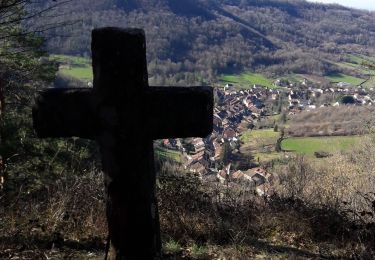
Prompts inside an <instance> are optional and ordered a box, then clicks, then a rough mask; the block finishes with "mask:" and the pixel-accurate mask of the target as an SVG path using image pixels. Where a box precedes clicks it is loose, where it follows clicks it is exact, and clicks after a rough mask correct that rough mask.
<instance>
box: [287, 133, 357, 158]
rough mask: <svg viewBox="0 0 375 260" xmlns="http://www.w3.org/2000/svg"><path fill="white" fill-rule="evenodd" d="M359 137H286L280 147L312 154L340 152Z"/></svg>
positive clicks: (350, 145) (349, 147) (347, 148)
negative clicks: (316, 152) (317, 152)
mask: <svg viewBox="0 0 375 260" xmlns="http://www.w3.org/2000/svg"><path fill="white" fill-rule="evenodd" d="M360 138H361V137H360V136H334V137H302V138H299V137H298V138H288V139H286V140H284V141H283V142H282V148H283V149H285V150H292V151H295V152H296V153H300V154H306V155H309V156H312V155H314V152H315V151H326V152H340V151H342V150H350V149H351V148H352V147H354V145H355V143H356V142H357V141H358V140H359V139H360Z"/></svg>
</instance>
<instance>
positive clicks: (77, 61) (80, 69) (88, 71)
mask: <svg viewBox="0 0 375 260" xmlns="http://www.w3.org/2000/svg"><path fill="white" fill-rule="evenodd" d="M52 59H54V60H56V61H58V62H60V63H61V64H62V66H61V67H60V72H61V73H62V74H63V75H67V76H70V77H74V78H77V79H80V80H83V81H92V79H93V72H92V66H91V60H90V59H88V58H83V57H77V56H68V55H52Z"/></svg>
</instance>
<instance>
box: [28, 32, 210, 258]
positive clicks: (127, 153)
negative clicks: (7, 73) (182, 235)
mask: <svg viewBox="0 0 375 260" xmlns="http://www.w3.org/2000/svg"><path fill="white" fill-rule="evenodd" d="M91 48H92V64H93V71H94V87H93V88H92V89H91V88H78V89H77V88H71V89H56V88H54V89H47V90H44V91H41V92H40V93H39V95H38V97H37V98H36V102H35V105H34V107H33V120H34V128H35V130H36V133H37V135H38V137H40V138H45V137H70V136H76V137H81V138H87V139H92V140H96V142H97V143H98V144H99V146H100V152H101V156H102V165H103V171H104V174H105V187H106V195H107V211H106V212H107V220H108V228H109V237H110V241H111V251H110V257H111V259H157V258H159V257H160V253H161V242H160V232H159V217H158V209H157V201H156V196H155V173H154V151H153V140H154V139H162V138H177V137H181V138H183V137H191V136H197V137H198V136H199V137H205V136H207V135H208V134H210V133H211V131H212V118H213V95H212V89H211V88H210V87H149V86H148V76H147V62H146V45H145V35H144V32H143V30H140V29H120V28H112V27H109V28H101V29H95V30H93V32H92V45H91Z"/></svg>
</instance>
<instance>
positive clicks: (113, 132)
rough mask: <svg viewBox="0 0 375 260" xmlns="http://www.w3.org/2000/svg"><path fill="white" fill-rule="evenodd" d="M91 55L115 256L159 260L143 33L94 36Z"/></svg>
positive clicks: (95, 33)
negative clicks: (146, 112)
mask: <svg viewBox="0 0 375 260" xmlns="http://www.w3.org/2000/svg"><path fill="white" fill-rule="evenodd" d="M92 53H93V57H92V58H93V70H94V92H95V94H96V97H98V100H97V101H96V102H97V107H98V108H99V111H98V114H99V116H100V117H99V122H101V124H100V128H101V132H100V134H99V136H98V137H97V141H98V143H99V145H100V151H101V155H102V164H103V171H104V173H105V186H106V193H107V219H108V228H109V234H110V238H111V245H112V247H111V250H112V252H111V253H112V255H116V257H120V259H123V258H124V259H153V258H154V257H157V256H160V250H161V244H160V234H159V228H158V227H159V220H158V214H157V203H156V198H155V175H154V165H153V162H154V157H153V156H154V154H153V143H152V139H150V137H149V136H148V135H147V131H148V129H146V127H147V126H146V125H145V124H144V121H145V120H146V117H145V116H146V115H145V113H144V112H145V111H144V107H145V106H146V104H143V103H144V100H143V96H144V93H145V91H146V90H147V88H148V76H147V67H146V64H147V63H146V46H145V38H144V33H143V31H141V30H135V29H134V30H131V29H130V30H126V33H123V32H122V31H118V30H110V29H108V30H94V31H93V39H92ZM113 251H115V252H113ZM116 259H117V258H116Z"/></svg>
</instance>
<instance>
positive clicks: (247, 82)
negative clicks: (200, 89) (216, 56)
mask: <svg viewBox="0 0 375 260" xmlns="http://www.w3.org/2000/svg"><path fill="white" fill-rule="evenodd" d="M220 80H221V81H223V82H224V83H234V84H238V85H239V87H241V88H249V87H252V86H253V85H261V86H265V87H268V88H274V85H273V80H272V79H268V78H266V77H265V76H264V75H262V74H259V73H252V72H244V73H241V74H237V75H223V76H221V78H220Z"/></svg>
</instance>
